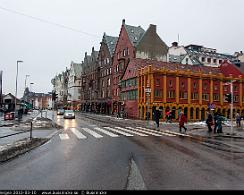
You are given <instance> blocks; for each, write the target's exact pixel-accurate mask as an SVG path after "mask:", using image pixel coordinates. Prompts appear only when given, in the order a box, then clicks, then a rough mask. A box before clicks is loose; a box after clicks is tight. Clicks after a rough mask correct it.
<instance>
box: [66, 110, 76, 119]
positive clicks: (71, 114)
mask: <svg viewBox="0 0 244 195" xmlns="http://www.w3.org/2000/svg"><path fill="white" fill-rule="evenodd" d="M64 119H75V113H74V111H73V110H65V111H64Z"/></svg>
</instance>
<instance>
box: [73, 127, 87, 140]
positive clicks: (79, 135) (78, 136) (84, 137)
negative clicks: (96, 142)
mask: <svg viewBox="0 0 244 195" xmlns="http://www.w3.org/2000/svg"><path fill="white" fill-rule="evenodd" d="M70 130H71V131H72V132H73V133H74V134H75V135H76V137H77V138H78V139H86V138H87V137H86V136H84V135H83V134H82V133H81V132H80V131H78V130H77V129H76V128H70Z"/></svg>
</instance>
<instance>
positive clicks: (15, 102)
mask: <svg viewBox="0 0 244 195" xmlns="http://www.w3.org/2000/svg"><path fill="white" fill-rule="evenodd" d="M21 62H23V61H21V60H17V71H16V83H15V101H14V115H15V112H16V105H17V89H18V73H19V63H21Z"/></svg>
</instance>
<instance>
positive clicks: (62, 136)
mask: <svg viewBox="0 0 244 195" xmlns="http://www.w3.org/2000/svg"><path fill="white" fill-rule="evenodd" d="M59 137H60V139H61V140H66V139H69V136H68V134H66V133H65V134H59Z"/></svg>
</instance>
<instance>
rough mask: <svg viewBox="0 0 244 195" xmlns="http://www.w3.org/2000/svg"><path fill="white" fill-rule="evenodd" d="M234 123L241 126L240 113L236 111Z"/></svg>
mask: <svg viewBox="0 0 244 195" xmlns="http://www.w3.org/2000/svg"><path fill="white" fill-rule="evenodd" d="M236 125H237V127H241V115H240V114H239V113H238V112H237V113H236Z"/></svg>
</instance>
